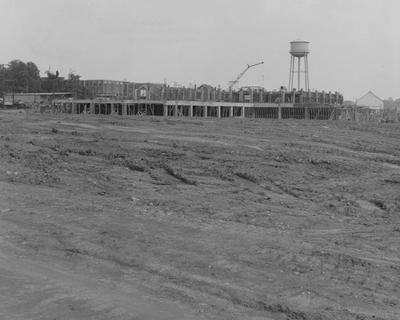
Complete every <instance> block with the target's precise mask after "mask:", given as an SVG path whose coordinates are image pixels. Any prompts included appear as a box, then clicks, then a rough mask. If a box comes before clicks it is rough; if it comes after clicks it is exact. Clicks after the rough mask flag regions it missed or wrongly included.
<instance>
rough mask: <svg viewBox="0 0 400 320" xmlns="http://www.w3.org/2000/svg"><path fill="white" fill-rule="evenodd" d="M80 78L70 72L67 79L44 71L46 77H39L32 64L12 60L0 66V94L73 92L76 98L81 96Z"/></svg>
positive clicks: (36, 69) (57, 73)
mask: <svg viewBox="0 0 400 320" xmlns="http://www.w3.org/2000/svg"><path fill="white" fill-rule="evenodd" d="M79 80H80V76H79V75H77V74H74V73H73V72H70V73H69V74H68V76H67V78H64V77H60V74H59V72H58V71H56V72H55V73H53V72H51V71H50V70H48V71H46V76H45V77H41V76H40V70H39V68H38V67H37V66H36V64H35V63H34V62H31V61H29V62H26V63H25V62H23V61H21V60H12V61H10V62H9V63H7V64H0V94H1V95H4V94H5V93H12V92H14V93H15V92H73V93H75V94H76V95H77V96H80V95H82V94H83V88H82V85H81V82H80V81H79Z"/></svg>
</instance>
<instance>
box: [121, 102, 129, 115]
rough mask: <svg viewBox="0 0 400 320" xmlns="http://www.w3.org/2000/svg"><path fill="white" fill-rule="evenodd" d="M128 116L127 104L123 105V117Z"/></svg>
mask: <svg viewBox="0 0 400 320" xmlns="http://www.w3.org/2000/svg"><path fill="white" fill-rule="evenodd" d="M127 114H128V105H127V104H126V103H123V104H122V115H123V116H126V115H127Z"/></svg>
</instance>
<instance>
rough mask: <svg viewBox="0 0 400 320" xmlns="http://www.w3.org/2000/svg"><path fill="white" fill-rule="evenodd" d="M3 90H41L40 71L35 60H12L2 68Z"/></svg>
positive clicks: (0, 75) (0, 73)
mask: <svg viewBox="0 0 400 320" xmlns="http://www.w3.org/2000/svg"><path fill="white" fill-rule="evenodd" d="M0 79H1V81H2V83H1V91H2V92H13V91H14V92H32V91H39V90H40V71H39V69H38V67H37V66H36V64H34V63H33V62H28V63H25V62H23V61H21V60H12V61H10V62H9V63H8V64H7V65H3V66H2V68H1V70H0Z"/></svg>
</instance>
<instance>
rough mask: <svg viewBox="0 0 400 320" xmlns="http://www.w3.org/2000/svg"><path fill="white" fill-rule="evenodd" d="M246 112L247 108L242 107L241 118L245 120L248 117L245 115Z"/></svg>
mask: <svg viewBox="0 0 400 320" xmlns="http://www.w3.org/2000/svg"><path fill="white" fill-rule="evenodd" d="M245 111H246V108H245V106H242V109H241V115H240V117H241V118H244V117H245V116H246V115H245Z"/></svg>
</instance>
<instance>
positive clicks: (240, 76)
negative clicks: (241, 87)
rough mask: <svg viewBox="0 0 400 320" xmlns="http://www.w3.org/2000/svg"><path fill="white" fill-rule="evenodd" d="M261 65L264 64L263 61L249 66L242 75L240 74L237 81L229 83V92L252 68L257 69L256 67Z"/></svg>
mask: <svg viewBox="0 0 400 320" xmlns="http://www.w3.org/2000/svg"><path fill="white" fill-rule="evenodd" d="M260 64H264V61H261V62H258V63H255V64H247V66H246V68H245V69H244V70H243V71H242V72H241V73H239V74H238V75H237V77H236V78H235V80H233V81H229V87H228V89H229V90H230V89H232V88H233V87H234V86H235V85H236V84H237V83H238V82H239V80H240V79H241V78H242V77H243V75H244V74H245V73H246V72H247V71H248V70H249V69H250V68H252V67H255V66H258V65H260Z"/></svg>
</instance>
